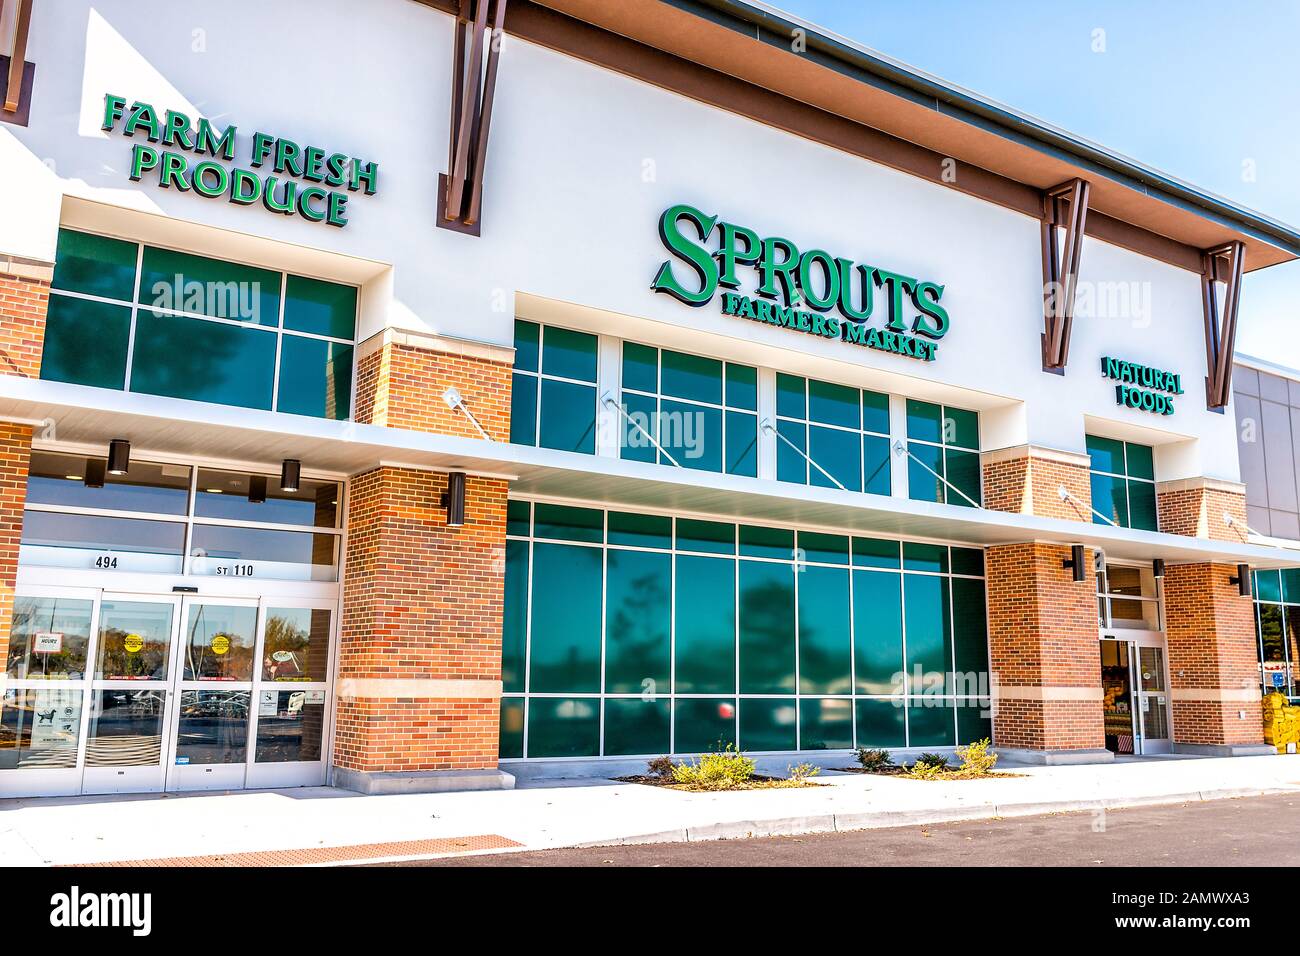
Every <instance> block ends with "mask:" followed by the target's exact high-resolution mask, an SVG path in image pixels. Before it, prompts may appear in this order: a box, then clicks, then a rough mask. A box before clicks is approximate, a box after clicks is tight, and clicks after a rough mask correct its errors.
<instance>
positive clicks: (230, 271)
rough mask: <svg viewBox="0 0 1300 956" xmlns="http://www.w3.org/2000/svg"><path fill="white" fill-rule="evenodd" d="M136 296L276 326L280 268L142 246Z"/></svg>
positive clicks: (196, 311) (178, 308) (173, 307)
mask: <svg viewBox="0 0 1300 956" xmlns="http://www.w3.org/2000/svg"><path fill="white" fill-rule="evenodd" d="M140 302H141V304H142V305H151V306H155V307H157V308H160V309H169V310H172V311H175V312H191V313H194V314H197V315H209V316H213V317H214V318H220V319H235V320H237V321H240V322H247V323H249V324H250V325H266V326H276V325H279V324H280V273H278V272H272V271H271V270H270V269H259V268H257V267H256V266H246V265H241V264H239V263H236V262H225V261H224V260H221V259H209V258H207V257H206V256H194V255H190V254H188V253H184V252H173V251H172V250H170V249H156V248H154V247H153V246H145V247H144V258H143V259H142V260H141V264H140Z"/></svg>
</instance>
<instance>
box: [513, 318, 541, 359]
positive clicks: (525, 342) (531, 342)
mask: <svg viewBox="0 0 1300 956" xmlns="http://www.w3.org/2000/svg"><path fill="white" fill-rule="evenodd" d="M541 341H542V327H541V326H540V325H538V324H537V323H536V322H525V321H524V320H523V319H515V368H517V369H522V370H523V371H526V372H536V371H537V360H538V357H539V356H540V354H541V351H540V349H541Z"/></svg>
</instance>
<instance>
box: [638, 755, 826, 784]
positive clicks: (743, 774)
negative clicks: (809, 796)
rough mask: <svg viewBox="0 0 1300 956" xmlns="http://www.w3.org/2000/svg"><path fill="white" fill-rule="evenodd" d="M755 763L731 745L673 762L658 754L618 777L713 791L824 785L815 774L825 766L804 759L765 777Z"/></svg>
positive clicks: (640, 781)
mask: <svg viewBox="0 0 1300 956" xmlns="http://www.w3.org/2000/svg"><path fill="white" fill-rule="evenodd" d="M754 768H755V763H754V761H753V760H751V759H750V758H749V757H746V756H745V755H744V754H743V753H741V752H740V751H738V750H734V749H732V747H731V746H730V745H728V746H727V747H726V748H722V749H719V751H718V752H716V753H709V754H701V755H700V756H699V758H698V759H696V760H686V761H684V762H682V763H673V761H672V758H670V757H656V758H655V759H654V760H651V761H649V762H648V763H647V764H646V772H645V773H644V774H637V775H634V776H631V777H615V778H614V779H615V780H617V781H618V782H619V783H639V784H643V785H645V786H649V787H663V788H665V789H667V790H686V791H690V792H694V793H713V792H718V791H722V790H790V789H797V788H802V787H820V786H821V784H819V783H813V782H812V778H813V777H815V776H817V775H818V774H819V773H821V769H820V768H818V767H814V766H812V765H811V764H806V763H801V764H799V765H797V766H793V767H790V776H789V777H765V776H762V775H761V774H757V773H755V772H754Z"/></svg>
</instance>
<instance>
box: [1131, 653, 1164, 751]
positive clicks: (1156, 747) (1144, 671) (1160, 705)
mask: <svg viewBox="0 0 1300 956" xmlns="http://www.w3.org/2000/svg"><path fill="white" fill-rule="evenodd" d="M1136 650H1137V659H1136V662H1135V663H1136V671H1137V703H1138V706H1137V713H1138V721H1139V723H1140V725H1141V728H1142V750H1141V752H1142V753H1144V754H1167V753H1169V752H1170V751H1171V750H1172V746H1171V743H1170V739H1169V692H1168V690H1167V689H1166V686H1165V650H1164V648H1163V647H1155V646H1142V645H1138V646H1137V648H1136Z"/></svg>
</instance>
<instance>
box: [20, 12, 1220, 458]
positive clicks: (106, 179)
mask: <svg viewBox="0 0 1300 956" xmlns="http://www.w3.org/2000/svg"><path fill="white" fill-rule="evenodd" d="M451 25H452V21H451V19H450V18H449V17H446V16H444V15H442V14H439V13H437V12H436V11H433V10H431V9H429V8H428V7H425V6H422V5H420V4H417V3H414V2H412V0H372V2H370V3H367V4H366V5H365V11H364V14H362V13H361V12H359V10H358V6H357V4H355V3H352V2H349V0H280V2H278V3H277V4H276V5H275V11H274V15H273V16H271V15H268V11H267V8H266V5H265V3H253V2H250V0H229V2H227V3H225V4H221V5H212V4H202V3H198V2H185V3H171V4H153V3H150V4H143V3H139V2H133V0H98V2H93V3H92V2H87V0H59V2H58V3H47V4H40V5H38V6H37V8H36V16H35V21H34V24H33V27H32V39H31V45H30V52H29V58H30V59H32V60H34V61H35V62H36V63H37V64H38V66H37V87H36V95H35V98H34V101H33V105H32V123H31V126H30V127H29V128H18V127H12V126H5V125H0V204H2V205H3V208H4V209H5V210H6V211H9V210H14V211H16V212H17V215H9V214H8V213H6V215H4V216H0V252H2V253H9V254H16V255H25V256H32V257H37V258H45V259H50V258H53V255H54V244H55V238H56V233H57V226H58V222H59V217H60V208H61V203H62V200H63V197H64V196H65V195H66V196H70V197H80V198H82V199H89V200H93V201H95V202H98V203H104V204H108V205H109V206H114V207H123V208H131V209H136V210H143V211H146V212H150V213H157V214H161V215H163V216H167V217H173V218H176V219H181V220H188V221H191V222H195V223H200V224H203V225H204V226H207V227H211V228H212V229H213V230H226V231H229V232H231V233H234V234H247V235H250V236H263V237H266V238H269V239H272V240H276V241H278V242H281V243H284V244H286V245H291V246H294V247H306V248H307V249H310V250H320V251H322V252H325V253H333V254H337V255H342V256H350V257H359V258H361V259H365V260H372V261H375V262H378V263H380V264H383V265H385V266H386V267H390V268H385V269H384V271H383V274H382V275H381V276H379V277H378V278H375V279H374V280H373V285H372V286H371V287H368V288H367V290H366V292H367V295H366V297H365V302H366V305H365V306H364V309H363V328H362V329H361V333H360V334H361V336H362V337H365V336H366V335H369V334H372V333H374V332H376V331H378V330H379V329H381V328H382V327H384V326H385V325H391V326H397V327H405V328H415V329H425V330H431V331H436V332H440V333H444V334H450V335H455V336H459V337H464V338H469V339H477V340H481V341H486V342H493V343H499V344H507V345H508V344H510V343H511V340H512V325H513V317H514V314H515V299H516V295H517V294H519V293H528V294H529V295H531V296H540V297H544V298H546V299H551V300H557V301H559V302H562V303H572V304H574V305H577V306H585V307H590V308H593V309H600V310H605V311H606V312H608V313H616V314H620V315H623V316H629V317H637V318H638V319H640V320H642V321H641V322H640V323H638V324H637V325H636V327H637V329H638V331H639V333H640V332H643V331H644V330H646V329H653V328H656V327H658V328H662V330H663V336H662V341H663V344H673V343H674V341H675V340H674V338H673V335H674V332H675V330H681V329H685V328H691V329H696V330H701V331H703V332H706V333H713V334H714V337H713V338H711V339H710V340H709V343H710V348H709V351H710V352H711V353H712V354H715V355H719V356H725V355H728V354H731V350H732V349H733V348H734V347H739V344H740V343H749V345H748V346H747V347H749V348H750V349H752V348H753V343H757V344H758V345H760V346H763V347H765V351H764V355H766V356H767V357H768V358H769V359H770V362H771V364H773V365H776V366H777V367H782V366H783V365H784V364H785V363H784V357H787V356H792V355H795V354H796V353H797V355H798V359H799V361H801V362H805V363H807V362H812V363H813V364H812V367H813V368H814V369H823V368H824V371H823V372H821V374H825V375H826V376H827V377H832V376H833V377H836V378H838V379H840V380H843V381H847V382H851V383H853V384H862V385H868V386H871V385H876V386H877V387H889V388H890V389H891V390H894V391H903V392H905V393H907V392H911V393H913V394H923V395H925V396H926V397H940V398H946V399H947V400H949V401H951V402H952V403H954V404H966V405H971V406H975V407H979V408H981V410H982V411H983V413H984V443H985V445H986V447H990V448H993V447H1000V446H1003V445H1011V444H1019V443H1022V442H1034V443H1040V444H1044V445H1049V446H1052V447H1056V448H1063V449H1069V450H1076V451H1082V449H1083V435H1084V430H1085V427H1087V428H1090V429H1093V430H1097V431H1105V432H1106V433H1109V434H1113V435H1115V436H1117V437H1131V438H1133V439H1135V440H1143V441H1148V442H1152V443H1155V444H1157V445H1159V446H1160V451H1159V453H1158V464H1159V474H1158V477H1160V478H1162V479H1163V478H1178V477H1185V476H1190V475H1201V474H1205V475H1212V476H1215V477H1220V478H1226V479H1230V480H1235V479H1236V478H1237V477H1238V474H1237V472H1238V469H1237V450H1236V442H1235V436H1234V434H1233V421H1234V418H1233V415H1232V413H1231V411H1229V413H1228V414H1226V415H1217V414H1212V413H1209V412H1207V411H1206V410H1205V408H1204V400H1203V397H1202V392H1203V386H1202V384H1201V381H1202V378H1203V376H1204V364H1205V359H1204V347H1203V340H1202V331H1201V314H1200V309H1201V306H1200V293H1199V286H1198V281H1197V278H1196V277H1195V276H1194V275H1192V274H1191V273H1187V272H1183V271H1181V270H1178V269H1175V268H1173V267H1170V266H1167V265H1164V264H1162V263H1159V262H1156V261H1152V260H1149V259H1146V258H1144V257H1141V256H1138V255H1135V254H1132V253H1129V252H1127V251H1124V250H1121V249H1118V248H1115V247H1110V246H1107V245H1105V244H1103V243H1100V242H1097V241H1094V240H1088V241H1087V242H1086V243H1085V249H1084V256H1083V268H1082V274H1081V280H1082V282H1081V295H1085V294H1092V295H1093V302H1094V305H1095V304H1096V303H1098V302H1101V306H1100V307H1098V308H1094V309H1093V310H1092V311H1093V314H1088V312H1087V310H1086V309H1084V310H1081V314H1080V315H1079V317H1078V319H1077V320H1076V325H1075V333H1074V341H1073V344H1072V347H1071V361H1070V368H1069V370H1068V373H1067V374H1066V375H1065V376H1063V377H1060V376H1054V375H1047V374H1044V373H1043V372H1042V371H1041V362H1040V351H1039V341H1038V336H1039V333H1040V332H1041V328H1042V307H1041V267H1040V264H1039V256H1040V253H1039V239H1038V224H1037V222H1036V221H1034V220H1031V219H1029V218H1027V217H1024V216H1021V215H1018V214H1016V213H1013V212H1009V211H1007V210H1004V209H1001V208H998V207H995V206H992V205H990V204H988V203H984V202H982V201H979V200H977V199H973V198H970V197H968V196H965V195H963V194H961V193H958V192H956V191H954V190H950V189H946V188H943V187H939V186H935V185H932V184H929V183H926V182H923V181H921V180H918V179H915V178H913V177H910V176H907V175H905V174H902V173H898V172H894V171H892V170H889V169H886V168H884V167H881V166H878V165H875V164H873V163H870V162H867V161H864V160H861V159H858V158H856V157H852V156H849V155H846V154H843V153H839V152H837V151H834V150H831V149H828V148H825V147H821V146H818V145H816V144H813V143H809V142H807V141H804V140H800V139H798V138H796V137H792V136H789V135H787V134H785V133H782V132H780V131H777V130H775V129H771V128H768V127H765V126H761V125H758V124H755V123H752V122H749V121H747V120H745V119H742V118H740V117H737V116H734V115H731V114H728V113H725V112H722V111H719V110H716V109H713V108H711V107H708V106H704V105H701V104H699V103H696V102H693V101H690V100H687V99H684V98H681V97H678V96H676V95H673V94H671V93H667V92H665V91H663V90H660V89H658V88H655V87H653V86H650V85H648V84H644V83H641V82H639V81H636V80H632V79H628V78H626V77H623V76H620V75H617V74H613V73H610V72H606V71H603V70H600V69H598V68H596V67H592V66H590V65H587V64H585V63H582V62H580V61H578V60H574V59H571V58H568V57H565V56H562V55H558V54H555V53H552V52H549V51H547V50H544V49H541V48H538V47H534V46H531V45H529V44H527V43H524V42H522V41H518V40H514V39H511V38H507V40H506V42H505V46H504V50H503V54H502V63H501V74H500V80H499V86H498V91H497V97H496V113H495V115H494V117H493V125H492V135H491V144H490V151H489V156H488V171H487V188H486V198H485V209H484V224H483V235H482V237H481V238H473V237H468V236H464V235H459V234H456V233H453V232H450V231H447V230H443V229H438V228H435V227H434V224H433V223H434V217H435V201H436V195H435V191H436V183H437V175H438V173H439V172H441V171H443V170H444V169H445V166H446V151H447V126H448V112H449V93H448V84H449V76H450V72H451V67H450V56H451ZM108 92H113V93H116V94H118V95H121V96H123V97H126V98H127V99H128V100H141V101H145V102H150V103H152V104H153V105H154V106H156V107H157V108H159V109H160V110H164V109H168V108H172V109H179V110H183V111H186V112H188V113H190V114H191V115H194V116H197V115H206V116H208V117H209V118H211V119H212V120H213V121H214V122H215V123H217V124H218V125H219V126H221V125H225V124H232V123H233V124H235V125H237V126H238V127H239V140H238V150H237V156H236V160H235V163H234V164H235V165H243V166H246V165H247V157H248V149H249V142H250V138H251V135H252V133H253V131H254V130H261V131H264V132H268V133H272V134H276V135H282V136H285V137H288V138H291V139H293V140H295V141H296V142H298V143H300V144H304V145H306V144H313V145H318V146H321V147H324V148H325V149H326V150H329V151H333V150H338V151H341V152H347V153H350V154H352V155H355V156H359V157H362V158H365V159H372V160H375V161H377V162H379V164H380V167H381V175H380V186H379V192H378V194H377V195H374V196H368V197H367V196H362V195H359V194H354V195H353V198H352V199H351V202H350V205H349V217H350V223H349V225H348V226H347V227H346V228H345V229H342V230H339V229H334V228H330V227H328V226H325V225H320V224H313V223H309V222H306V221H303V220H301V219H299V218H297V217H283V216H277V215H274V214H272V213H269V212H266V211H265V210H263V209H261V208H260V207H250V208H243V207H236V206H232V205H230V204H228V203H226V202H224V201H221V200H209V199H203V198H200V197H198V196H196V195H194V194H193V193H187V194H181V193H176V192H174V191H166V190H161V189H159V188H157V186H156V185H154V184H151V183H150V182H149V181H148V179H146V181H144V182H142V183H139V184H133V183H130V182H129V181H128V178H127V164H128V161H129V158H130V152H131V144H132V140H129V139H126V138H124V137H122V136H121V135H120V133H116V132H115V133H112V134H105V133H103V132H101V131H100V129H99V121H100V117H101V115H102V111H103V97H104V94H105V93H108ZM679 202H685V203H690V204H693V205H696V206H699V207H700V208H702V209H703V210H705V211H706V212H709V213H717V214H719V215H720V216H722V217H723V218H724V219H727V220H730V221H733V222H737V223H741V224H744V225H746V226H749V227H751V228H753V229H755V230H757V231H758V232H759V233H760V234H762V235H781V236H785V237H788V238H790V239H792V240H793V241H794V242H795V243H797V244H798V245H799V246H800V247H801V248H803V249H809V248H821V249H825V250H828V251H830V252H831V253H832V254H834V255H842V256H847V257H849V258H852V259H855V260H856V261H859V262H866V263H871V264H873V265H877V266H880V267H882V268H885V269H889V270H891V271H896V272H902V273H906V274H910V275H914V276H918V277H921V278H923V279H928V280H933V281H936V282H940V283H943V284H944V285H945V292H944V296H943V304H944V305H945V306H946V307H947V309H948V311H949V313H950V315H951V317H952V328H951V331H950V332H949V333H948V335H947V336H946V337H945V338H944V339H943V340H942V343H941V345H940V350H939V357H938V359H937V361H935V362H933V363H929V364H924V363H920V362H917V361H916V360H913V359H908V358H903V357H899V356H894V355H888V354H883V353H879V352H874V351H871V350H868V349H864V348H860V347H856V346H852V345H849V344H846V343H841V342H838V341H821V340H816V339H814V338H812V337H811V336H807V335H800V334H798V333H794V332H790V331H787V330H782V329H776V328H770V327H763V326H760V325H758V324H756V323H752V322H746V321H743V320H739V319H735V318H730V317H726V316H723V315H721V314H720V313H719V309H718V303H717V301H715V302H714V303H712V304H710V305H708V306H705V307H703V308H699V309H692V308H688V307H686V306H684V305H682V304H681V303H679V302H677V301H675V300H672V299H670V298H669V297H667V296H662V295H654V294H651V293H650V292H649V284H650V280H651V278H652V277H653V275H654V273H655V270H656V269H657V267H658V265H659V263H660V262H662V261H663V260H665V259H666V258H668V254H667V252H666V251H665V250H664V249H663V247H662V246H661V244H660V242H659V239H658V236H657V233H656V223H657V221H658V217H659V215H660V213H661V212H662V211H663V210H664V209H665V208H666V207H668V206H669V205H672V204H674V203H679ZM110 218H111V217H110ZM236 240H237V237H236ZM236 244H237V241H236ZM1099 283H1118V284H1119V285H1118V286H1116V285H1109V286H1104V287H1103V286H1099V285H1098V284H1099ZM1093 287H1096V288H1095V289H1094V288H1093ZM1090 289H1093V292H1089V290H1090ZM1096 292H1100V295H1096V294H1095V293H1096ZM1126 296H1127V303H1128V305H1127V307H1126V308H1121V309H1120V310H1119V312H1120V314H1118V315H1112V314H1109V313H1112V312H1114V311H1115V309H1114V308H1113V306H1114V305H1116V304H1121V305H1122V302H1121V300H1123V299H1124V298H1125V297H1126ZM877 309H878V314H879V311H880V309H881V307H880V305H879V304H878V306H877ZM1097 312H1101V313H1102V314H1096V313H1097ZM645 320H648V321H650V322H652V323H656V325H654V326H648V325H646V324H645ZM610 323H611V327H609V328H605V329H603V331H605V332H606V333H608V334H614V335H618V334H620V329H619V328H618V324H617V319H616V318H615V317H614V316H611V317H610ZM640 337H642V338H645V337H646V336H645V335H640ZM1103 354H1112V355H1116V356H1119V357H1123V358H1127V359H1131V360H1134V361H1138V362H1143V363H1146V364H1151V365H1156V366H1159V367H1161V368H1164V369H1168V370H1170V371H1176V372H1180V373H1182V375H1183V382H1184V387H1185V388H1186V389H1187V394H1186V395H1185V396H1183V397H1182V398H1181V400H1179V402H1178V410H1177V413H1176V414H1175V415H1173V416H1171V417H1166V418H1161V417H1157V416H1153V415H1150V414H1147V413H1142V412H1137V411H1132V410H1127V409H1122V408H1119V407H1117V406H1116V404H1115V399H1114V389H1113V387H1112V385H1111V384H1109V383H1107V382H1105V381H1104V380H1102V378H1101V376H1100V374H1099V371H1098V359H1099V357H1100V356H1101V355H1103ZM818 363H821V364H818ZM900 376H901V377H900ZM909 382H910V383H912V385H911V386H909V384H908V383H909ZM1085 422H1086V423H1087V424H1086V426H1085Z"/></svg>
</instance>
